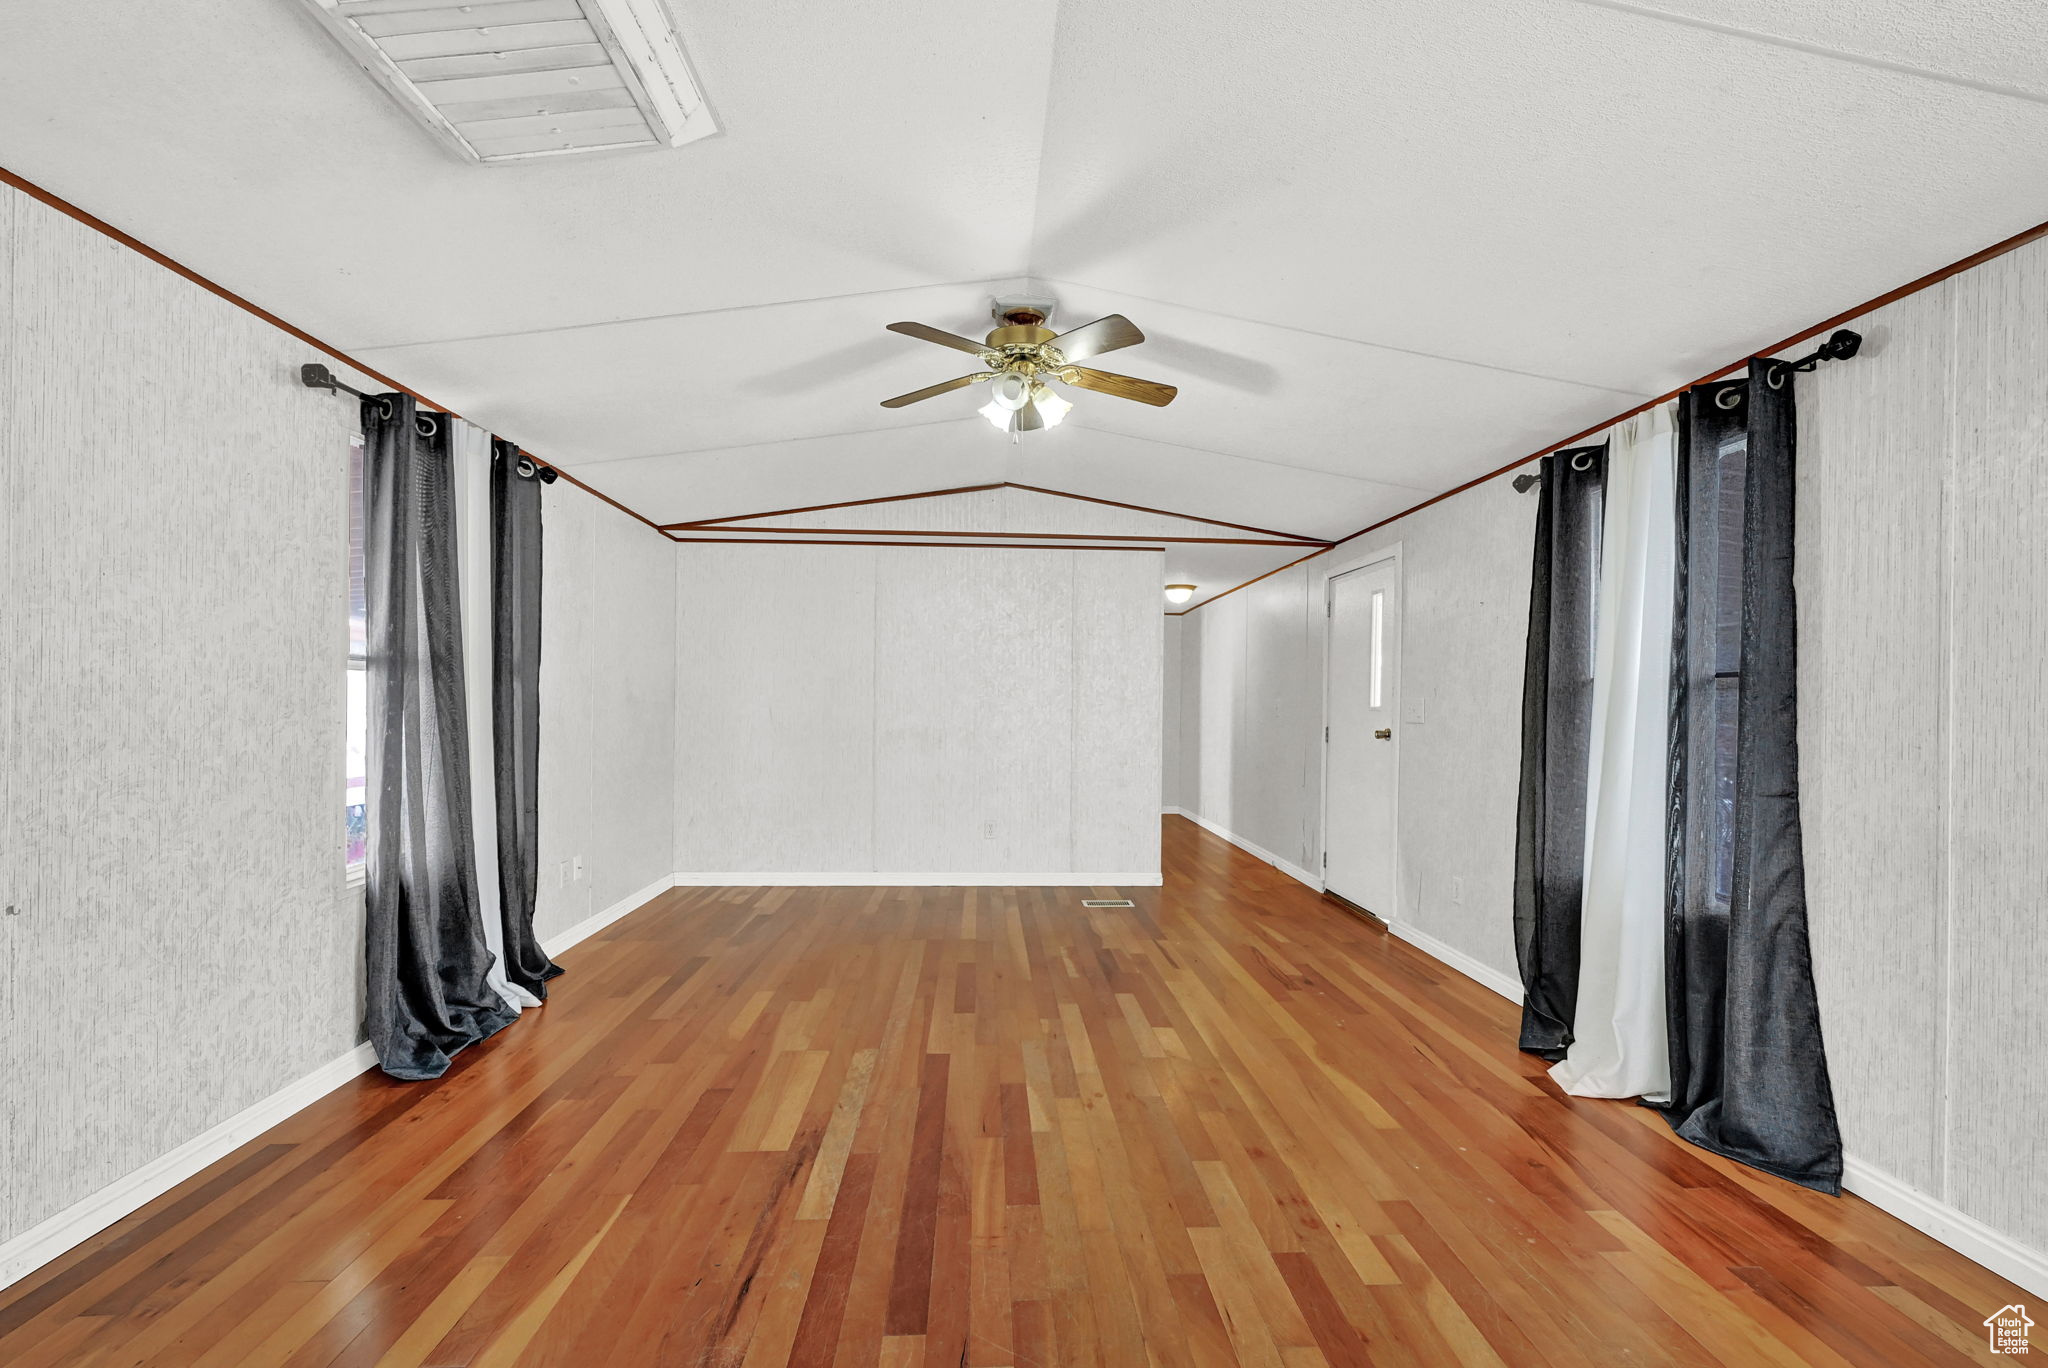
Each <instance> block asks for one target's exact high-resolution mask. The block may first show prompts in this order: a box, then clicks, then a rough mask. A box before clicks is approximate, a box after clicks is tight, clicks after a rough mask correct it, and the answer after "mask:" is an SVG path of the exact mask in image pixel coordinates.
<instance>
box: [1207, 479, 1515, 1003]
mask: <svg viewBox="0 0 2048 1368" xmlns="http://www.w3.org/2000/svg"><path fill="white" fill-rule="evenodd" d="M1535 516H1536V510H1535V500H1534V499H1533V498H1530V497H1527V496H1524V495H1519V494H1516V493H1515V492H1514V490H1513V489H1512V488H1511V487H1510V485H1509V483H1508V482H1507V481H1506V480H1504V479H1503V480H1494V481H1490V482H1489V483H1487V484H1484V485H1481V486H1479V487H1478V488H1476V489H1473V490H1471V491H1470V492H1468V493H1466V494H1462V495H1460V496H1458V497H1457V498H1455V499H1448V500H1446V501H1445V502H1443V503H1440V504H1437V505H1435V506H1434V507H1431V508H1426V509H1424V510H1423V511H1422V512H1420V513H1417V514H1415V515H1414V516H1413V517H1409V518H1404V519H1402V520H1401V521H1400V522H1398V523H1395V524H1393V525H1392V526H1390V527H1385V528H1382V529H1381V530H1380V531H1378V532H1375V533H1373V534H1371V535H1370V536H1368V537H1363V538H1361V539H1359V540H1358V541H1356V542H1351V543H1347V544H1346V545H1345V546H1344V547H1343V548H1341V549H1340V550H1338V551H1333V552H1331V553H1330V554H1328V555H1326V556H1319V557H1317V558H1316V559H1314V560H1311V561H1305V562H1303V563H1302V564H1301V565H1298V566H1296V567H1295V568H1294V569H1292V570H1287V571H1284V572H1282V573H1281V574H1278V575H1274V576H1272V577H1271V578H1270V579H1264V580H1261V581H1259V582H1258V583H1256V584H1254V585H1252V586H1250V587H1249V588H1246V589H1241V590H1239V591H1238V592H1236V593H1234V594H1230V595H1227V596H1225V597H1223V598H1220V599H1218V600H1216V602H1214V603H1213V604H1211V605H1209V606H1207V607H1204V608H1201V609H1198V610H1197V611H1195V612H1193V613H1190V614H1188V615H1187V616H1186V617H1185V618H1182V619H1181V621H1182V623H1183V624H1184V625H1183V628H1182V631H1183V636H1182V647H1181V716H1182V723H1181V760H1180V774H1181V789H1180V792H1181V798H1182V804H1181V805H1182V806H1184V807H1186V808H1187V809H1188V810H1190V811H1192V812H1195V813H1198V814H1199V815H1200V816H1202V817H1203V818H1204V819H1206V820H1208V821H1210V822H1213V823H1215V824H1216V825H1218V826H1220V827H1223V828H1224V829H1226V830H1228V831H1232V832H1235V833H1236V834H1237V835H1239V836H1241V837H1243V838H1244V839H1245V840H1247V841H1249V842H1251V843H1252V844H1253V845H1256V846H1259V847H1261V848H1263V849H1264V850H1266V851H1268V852H1270V853H1271V854H1273V855H1276V856H1278V857H1279V858H1281V859H1282V860H1285V861H1287V862H1288V863H1290V864H1293V865H1295V866H1297V867H1299V868H1301V869H1303V870H1306V871H1311V872H1313V871H1317V870H1319V869H1320V868H1321V865H1322V847H1321V823H1322V769H1321V766H1322V727H1323V714H1322V708H1323V624H1324V622H1325V618H1324V616H1323V603H1324V598H1325V585H1326V583H1327V581H1328V577H1329V574H1330V572H1331V571H1332V570H1338V569H1342V568H1344V567H1345V566H1348V565H1353V564H1356V563H1357V562H1358V560H1359V559H1360V558H1362V557H1367V556H1370V555H1372V554H1373V553H1376V552H1380V551H1383V550H1385V549H1387V548H1389V547H1391V546H1393V545H1394V544H1395V543H1397V542H1398V543H1399V544H1400V552H1401V562H1402V571H1401V574H1402V589H1403V602H1402V614H1403V617H1402V626H1401V646H1402V652H1403V656H1402V667H1401V689H1402V699H1403V703H1404V705H1407V704H1412V703H1414V702H1415V701H1417V700H1420V701H1421V703H1422V705H1423V710H1424V712H1423V716H1424V720H1423V721H1422V722H1421V723H1408V722H1402V723H1397V724H1396V725H1398V726H1400V728H1401V767H1400V784H1401V812H1400V832H1399V836H1398V841H1399V847H1400V848H1399V849H1398V850H1397V851H1396V853H1395V859H1396V869H1397V871H1398V879H1399V889H1400V900H1401V901H1400V916H1401V918H1402V919H1403V920H1404V921H1406V922H1407V923H1408V924H1410V925H1411V926H1413V927H1414V928H1415V929H1417V930H1419V931H1422V932H1424V933H1425V934H1427V935H1431V936H1434V937H1436V938H1437V939H1438V940H1441V941H1444V942H1445V943H1447V944H1449V945H1451V946H1453V947H1455V948H1456V949H1459V950H1462V951H1464V952H1465V953H1466V954H1469V955H1472V956H1474V957H1476V958H1478V959H1480V960H1482V961H1484V962H1486V963H1488V964H1491V965H1493V966H1495V967H1497V968H1502V969H1504V971H1505V972H1507V973H1509V974H1510V975H1512V974H1513V973H1514V968H1515V960H1514V939H1513V936H1512V934H1511V932H1510V929H1509V922H1510V916H1511V913H1512V900H1511V895H1512V889H1513V877H1514V839H1515V791H1516V782H1517V773H1518V768H1519V765H1520V756H1521V725H1522V724H1521V677H1522V640H1523V637H1524V634H1525V631H1526V627H1527V621H1528V611H1529V544H1530V538H1531V537H1532V536H1533V529H1534V527H1535ZM1404 710H1405V708H1404ZM1454 875H1455V876H1458V877H1461V878H1463V879H1464V881H1465V893H1464V900H1463V901H1462V902H1453V901H1451V885H1450V881H1451V878H1452V877H1453V876H1454Z"/></svg>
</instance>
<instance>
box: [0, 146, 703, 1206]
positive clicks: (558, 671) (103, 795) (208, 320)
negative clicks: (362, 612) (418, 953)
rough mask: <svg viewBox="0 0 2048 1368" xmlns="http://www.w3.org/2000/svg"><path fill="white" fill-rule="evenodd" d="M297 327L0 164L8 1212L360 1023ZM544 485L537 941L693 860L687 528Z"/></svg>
mask: <svg viewBox="0 0 2048 1368" xmlns="http://www.w3.org/2000/svg"><path fill="white" fill-rule="evenodd" d="M311 355H312V354H311V353H310V352H309V351H308V349H307V348H306V346H305V344H304V343H302V342H299V341H297V340H296V339H294V338H291V337H289V336H287V335H285V334H283V333H281V332H279V331H277V330H276V329H274V328H272V327H270V326H269V325H268V324H266V323H263V322H261V321H260V320H258V319H256V318H254V317H251V316H250V315H249V314H247V313H245V312H244V311H242V310H240V309H238V308H235V307H234V306H232V305H230V304H228V303H226V302H225V301H223V300H221V299H218V298H216V297H215V296H213V295H212V294H209V293H207V292H206V291H204V290H202V289H200V288H199V287H197V286H195V285H193V284H192V283H190V282H189V281H186V280H184V279H183V278H181V277H179V276H177V275H175V274H173V273H172V272H170V271H167V270H165V269H163V268H162V267H160V266H157V265H156V264H154V263H153V262H151V261H149V260H148V259H146V258H144V257H142V256H140V255H138V254H136V253H134V252H132V251H130V250H128V249H127V248H124V247H121V246H119V245H118V244H116V243H114V242H112V241H110V240H108V239H107V238H105V237H103V236H101V235H100V234H98V233H95V232H93V231H91V230H90V229H87V228H85V227H84V226H82V225H80V224H78V223H76V222H74V221H73V220H71V219H69V218H66V217H64V216H62V215H60V214H57V213H55V212H54V211H52V210H49V209H47V208H45V207H44V206H42V205H41V204H39V203H37V202H36V201H34V200H31V199H29V198H27V197H26V196H23V195H21V194H19V193H18V192H16V191H14V190H11V189H7V188H4V187H0V478H4V483H5V488H6V493H5V497H4V498H0V574H4V583H5V586H6V591H5V593H0V901H4V902H5V903H7V904H9V905H12V906H14V907H16V908H18V909H19V915H17V916H11V917H0V1041H4V1046H0V1048H4V1050H5V1052H6V1053H5V1058H6V1070H5V1077H6V1091H7V1096H6V1100H5V1107H4V1122H0V1241H4V1240H6V1239H8V1238H10V1237H12V1236H14V1235H17V1234H19V1233H21V1232H22V1231H23V1230H25V1229H27V1228H29V1227H31V1226H33V1225H35V1224H37V1223H38V1222H40V1221H42V1220H43V1219H45V1218H47V1217H49V1216H52V1215H54V1214H56V1213H57V1212H59V1211H61V1210H62V1209H64V1208H65V1207H67V1206H69V1205H70V1204H72V1203H73V1202H76V1201H78V1200H79V1199H81V1198H83V1197H86V1196H88V1195H90V1194H91V1193H93V1192H95V1191H97V1190H98V1189H99V1188H102V1187H104V1186H106V1185H107V1184H108V1183H110V1182H113V1181H114V1180H116V1179H118V1178H121V1177H123V1176H124V1175H126V1174H128V1173H130V1172H132V1171H133V1170H135V1169H137V1168H139V1167H141V1166H142V1165H143V1164H146V1163H148V1162H149V1161H151V1160H153V1159H155V1158H157V1157H158V1156H160V1155H162V1154H164V1153H166V1152H167V1151H169V1150H171V1149H174V1148H176V1147H177V1146H178V1145H180V1144H182V1143H184V1142H185V1141H187V1140H190V1139H191V1138H193V1137H194V1136H196V1135H198V1134H200V1133H202V1132H204V1131H206V1130H207V1129H209V1128H210V1127H212V1126H214V1125H215V1124H217V1123H219V1122H221V1121H223V1120H225V1119H227V1118H228V1117H230V1116H232V1115H234V1114H235V1113H236V1112H238V1111H241V1110H242V1109H243V1108H245V1107H248V1106H250V1105H251V1104H253V1103H255V1102H257V1101H259V1100H261V1099H262V1098H264V1097H266V1096H268V1095H269V1094H271V1093H273V1092H275V1091H277V1090H278V1089H279V1088H281V1087H283V1086H285V1085H286V1084H288V1083H291V1082H293V1081H295V1080H297V1079H299V1078H301V1077H303V1076H304V1075H306V1074H307V1073H310V1072H311V1071H312V1070H314V1069H315V1068H318V1067H319V1066H320V1065H323V1064H326V1063H328V1062H330V1061H332V1060H334V1059H335V1058H337V1057H339V1056H341V1055H343V1054H346V1053H347V1052H348V1051H349V1050H350V1049H351V1048H352V1047H353V1046H354V1045H355V1044H356V1043H358V1042H359V1041H360V1040H361V1038H362V1037H361V1032H360V1030H359V1025H360V1022H361V1019H362V976H363V971H362V961H363V956H362V903H361V895H360V892H359V891H357V890H355V889H351V888H348V887H347V886H346V884H345V882H344V866H343V861H344V851H343V830H342V806H341V800H342V729H343V709H344V703H345V698H344V688H343V685H344V669H345V666H346V661H347V655H348V630H347V600H346V595H347V569H348V557H347V546H346V534H347V504H346V498H347V479H348V445H347V443H348V437H349V435H350V434H351V433H352V432H354V431H355V428H356V409H355V405H354V404H353V402H351V401H349V400H346V399H339V398H336V397H334V396H332V395H328V394H324V393H319V392H315V391H311V390H307V389H305V388H303V387H302V386H301V385H300V384H299V383H298V374H297V372H298V366H299V364H300V363H301V362H303V361H306V360H308V359H310V358H311ZM348 378H351V379H353V380H354V381H355V382H356V383H358V384H361V383H364V382H363V381H362V379H361V377H348ZM545 498H546V500H547V503H546V509H545V514H544V517H545V529H546V530H545V535H546V537H547V543H546V552H545V554H546V557H547V561H546V570H545V573H546V574H547V576H548V577H549V578H548V580H547V585H546V591H545V592H546V598H545V603H544V612H545V613H546V620H545V625H544V635H543V650H544V653H545V654H544V664H543V669H542V680H541V689H542V697H541V708H542V716H541V735H542V738H543V740H542V758H541V785H542V787H541V848H542V858H543V860H544V861H546V862H548V864H547V867H546V868H544V869H543V877H542V891H541V902H540V911H539V915H538V916H537V918H536V921H537V924H538V929H539V931H540V934H541V935H542V936H543V937H546V936H549V935H552V934H554V933H556V932H558V931H560V930H562V929H564V928H565V927H567V926H569V925H572V924H574V923H575V922H576V921H578V920H580V919H581V918H582V917H583V916H585V915H587V914H588V913H589V912H591V911H597V910H602V909H603V908H605V907H607V906H609V905H611V904H612V903H614V902H616V901H618V900H619V899H620V898H623V897H625V896H626V895H627V894H628V893H630V892H632V891H634V890H637V889H639V888H641V887H643V886H645V885H646V884H648V883H650V882H653V881H655V880H658V879H663V878H665V877H666V876H667V875H668V873H669V872H670V871H671V869H672V867H673V866H672V863H671V859H672V857H671V847H672V843H673V839H674V822H673V818H672V813H671V809H670V802H671V794H672V771H673V745H672V734H673V727H674V718H675V702H674V689H675V658H676V654H675V627H676V618H675V574H674V566H673V564H672V560H673V555H674V553H673V550H672V548H671V547H670V546H669V544H668V543H667V542H665V541H664V540H663V539H662V538H661V537H659V536H658V535H656V534H655V533H654V532H652V531H651V530H649V529H647V528H645V527H643V526H641V525H639V524H637V523H634V522H632V521H631V520H629V519H627V518H625V517H624V516H623V515H622V514H619V513H616V512H614V511H613V510H611V509H609V508H607V507H605V506H604V505H602V504H600V503H599V502H597V501H596V500H594V499H591V498H590V497H588V496H587V495H585V494H583V493H581V492H580V491H577V490H574V489H572V488H571V487H570V486H568V485H566V484H557V485H555V486H553V487H552V488H550V489H549V490H548V492H547V494H546V495H545ZM578 853H580V854H582V855H583V857H584V869H585V877H584V879H583V881H582V882H580V883H572V884H570V885H568V886H566V887H563V886H551V884H550V879H549V877H548V875H549V873H550V872H551V870H552V868H553V866H554V862H555V861H557V860H559V859H564V858H568V857H569V856H570V855H572V854H578ZM567 990H568V986H567V985H565V987H564V991H567Z"/></svg>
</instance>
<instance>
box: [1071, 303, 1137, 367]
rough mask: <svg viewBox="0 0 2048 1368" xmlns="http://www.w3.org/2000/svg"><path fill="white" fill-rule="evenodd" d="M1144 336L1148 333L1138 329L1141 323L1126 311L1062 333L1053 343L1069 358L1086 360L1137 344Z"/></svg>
mask: <svg viewBox="0 0 2048 1368" xmlns="http://www.w3.org/2000/svg"><path fill="white" fill-rule="evenodd" d="M1144 340H1145V334H1143V333H1141V332H1139V331H1138V325H1137V324H1135V323H1133V322H1131V320H1130V319H1128V318H1125V317H1124V316H1123V315H1122V314H1111V315H1110V316H1109V317H1107V318H1098V319H1096V320H1095V321H1094V322H1093V323H1083V324H1082V325H1081V326H1080V327H1078V328H1076V329H1074V330H1073V331H1072V332H1064V333H1061V334H1060V335H1059V336H1058V337H1055V338H1054V339H1053V340H1052V342H1051V343H1050V345H1052V346H1055V347H1057V348H1059V352H1060V355H1061V356H1064V357H1066V358H1067V360H1069V361H1086V360H1087V359H1088V358H1089V357H1091V356H1100V355H1102V354H1103V353H1104V352H1110V351H1115V350H1116V349H1117V348H1118V347H1135V346H1137V345H1138V344H1139V343H1140V342H1143V341H1144Z"/></svg>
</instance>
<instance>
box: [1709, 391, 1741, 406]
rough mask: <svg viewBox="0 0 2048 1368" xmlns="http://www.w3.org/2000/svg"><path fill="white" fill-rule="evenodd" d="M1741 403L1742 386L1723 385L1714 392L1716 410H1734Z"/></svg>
mask: <svg viewBox="0 0 2048 1368" xmlns="http://www.w3.org/2000/svg"><path fill="white" fill-rule="evenodd" d="M1741 402H1742V386H1740V385H1723V386H1722V387H1721V388H1720V389H1718V390H1716V391H1715V392H1714V406H1715V407H1716V408H1724V409H1732V408H1734V407H1735V406H1736V405H1737V404H1739V403H1741Z"/></svg>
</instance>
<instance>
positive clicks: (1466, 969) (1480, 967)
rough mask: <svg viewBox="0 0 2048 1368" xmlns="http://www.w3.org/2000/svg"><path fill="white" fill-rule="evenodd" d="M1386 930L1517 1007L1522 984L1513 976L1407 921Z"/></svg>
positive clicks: (1389, 926)
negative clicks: (1417, 928) (1419, 929)
mask: <svg viewBox="0 0 2048 1368" xmlns="http://www.w3.org/2000/svg"><path fill="white" fill-rule="evenodd" d="M1387 929H1388V930H1389V931H1391V932H1393V933H1394V934H1395V935H1397V936H1399V937H1400V938H1401V939H1402V940H1404V941H1407V942H1408V943H1409V944H1410V945H1412V946H1414V947H1415V948H1416V949H1417V950H1420V951H1422V952H1423V953H1424V954H1425V955H1428V956H1430V957H1432V958H1434V959H1439V960H1442V961H1443V962H1444V963H1445V964H1448V965H1449V966H1450V967H1451V968H1453V969H1455V970H1457V971H1458V972H1459V973H1461V974H1463V975H1464V976H1465V977H1466V978H1468V979H1471V980H1472V981H1473V982H1474V983H1478V984H1482V985H1484V986H1485V987H1488V988H1491V989H1493V991H1494V992H1496V993H1499V994H1500V995H1501V996H1502V997H1504V998H1506V999H1507V1000H1508V1001H1509V1002H1512V1003H1515V1004H1517V1005H1520V1003H1521V1001H1522V981H1521V980H1520V979H1518V978H1516V977H1514V976H1513V975H1512V974H1503V973H1502V972H1501V971H1500V970H1498V969H1496V968H1494V967H1493V966H1492V965H1490V964H1487V963H1486V962H1485V961H1483V960H1479V959H1475V958H1474V957H1473V956H1471V955H1468V954H1466V953H1465V952H1464V951H1463V950H1460V949H1458V948H1457V947H1456V946H1453V945H1446V944H1445V943H1444V942H1442V941H1440V940H1438V939H1437V938H1436V937H1435V936H1432V935H1430V934H1429V933H1428V932H1426V931H1417V930H1416V929H1415V928H1414V927H1412V926H1410V925H1408V923H1406V922H1392V923H1389V924H1388V926H1387Z"/></svg>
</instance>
